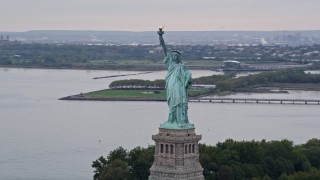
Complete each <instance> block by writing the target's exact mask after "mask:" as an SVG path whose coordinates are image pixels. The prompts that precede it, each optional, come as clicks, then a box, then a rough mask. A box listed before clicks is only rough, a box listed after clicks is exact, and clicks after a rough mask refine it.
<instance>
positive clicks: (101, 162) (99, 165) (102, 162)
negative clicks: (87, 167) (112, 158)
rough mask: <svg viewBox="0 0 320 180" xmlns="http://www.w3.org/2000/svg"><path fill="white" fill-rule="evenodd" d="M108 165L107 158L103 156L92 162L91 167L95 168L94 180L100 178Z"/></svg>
mask: <svg viewBox="0 0 320 180" xmlns="http://www.w3.org/2000/svg"><path fill="white" fill-rule="evenodd" d="M106 165H107V160H106V159H105V158H104V157H103V156H101V157H99V158H98V159H97V160H95V161H93V162H92V165H91V167H93V168H94V169H95V170H94V171H93V172H94V175H93V180H99V176H100V174H101V172H102V171H103V169H104V168H105V167H106Z"/></svg>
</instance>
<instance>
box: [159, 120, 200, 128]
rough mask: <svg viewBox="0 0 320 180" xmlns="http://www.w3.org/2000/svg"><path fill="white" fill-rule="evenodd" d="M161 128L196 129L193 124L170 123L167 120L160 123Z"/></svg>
mask: <svg viewBox="0 0 320 180" xmlns="http://www.w3.org/2000/svg"><path fill="white" fill-rule="evenodd" d="M160 128H161V129H194V125H193V124H189V123H184V124H177V123H173V124H171V123H169V122H165V123H163V124H160Z"/></svg>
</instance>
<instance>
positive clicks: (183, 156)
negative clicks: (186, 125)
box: [149, 128, 204, 180]
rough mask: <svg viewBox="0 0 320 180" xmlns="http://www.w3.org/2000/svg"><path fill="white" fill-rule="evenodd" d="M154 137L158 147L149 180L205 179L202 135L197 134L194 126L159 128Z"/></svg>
mask: <svg viewBox="0 0 320 180" xmlns="http://www.w3.org/2000/svg"><path fill="white" fill-rule="evenodd" d="M152 139H153V140H154V141H155V142H156V147H155V155H154V163H153V165H152V167H151V168H150V176H149V180H173V179H175V180H182V179H183V180H204V176H203V168H202V167H201V165H200V163H199V146H198V142H199V141H200V140H201V135H196V134H195V129H194V128H191V129H164V128H159V133H158V134H157V135H152Z"/></svg>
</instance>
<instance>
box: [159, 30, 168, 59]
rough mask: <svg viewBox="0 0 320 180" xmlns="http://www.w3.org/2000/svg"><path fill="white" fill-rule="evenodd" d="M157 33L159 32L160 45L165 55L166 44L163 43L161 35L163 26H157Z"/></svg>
mask: <svg viewBox="0 0 320 180" xmlns="http://www.w3.org/2000/svg"><path fill="white" fill-rule="evenodd" d="M158 34H159V40H160V45H161V47H162V49H163V53H164V56H167V52H168V50H167V46H166V44H165V43H164V39H163V37H162V35H163V34H164V31H163V26H162V27H160V28H159V31H158Z"/></svg>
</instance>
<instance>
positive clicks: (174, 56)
mask: <svg viewBox="0 0 320 180" xmlns="http://www.w3.org/2000/svg"><path fill="white" fill-rule="evenodd" d="M172 60H173V61H174V62H177V63H180V62H181V57H180V54H178V53H176V52H172Z"/></svg>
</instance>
